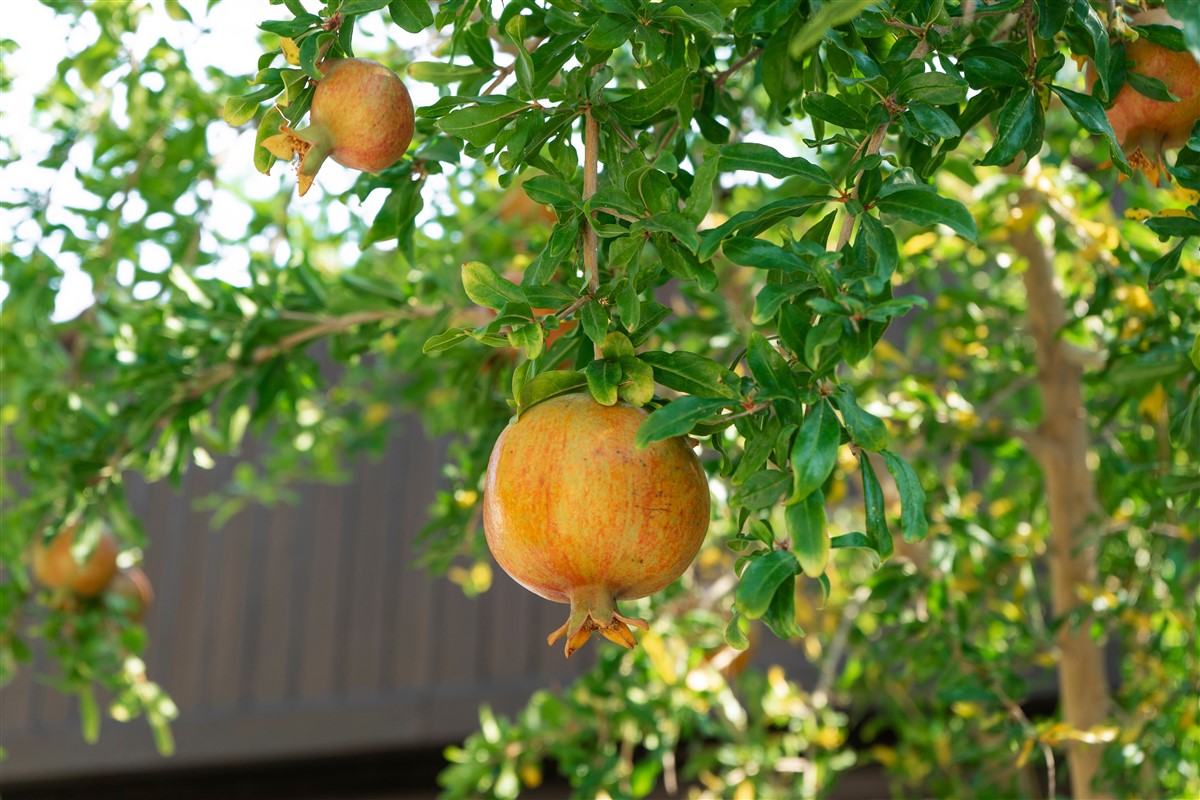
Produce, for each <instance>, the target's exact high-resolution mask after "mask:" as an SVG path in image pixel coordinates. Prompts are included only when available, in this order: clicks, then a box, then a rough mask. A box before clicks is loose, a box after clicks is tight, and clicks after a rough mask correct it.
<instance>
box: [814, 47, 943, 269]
mask: <svg viewBox="0 0 1200 800" xmlns="http://www.w3.org/2000/svg"><path fill="white" fill-rule="evenodd" d="M928 52H929V42H927V41H926V40H925V39H924V38H922V39H921V41H919V42H917V45H916V47H914V48H913V49H912V52H911V53H909V55H908V57H909V59H913V58H924V57H925V55H926V54H927V53H928ZM884 105H885V106H886V108H887V109H888V118H887V119H886V120H884V121H883V122H881V123H879V126H878V127H877V128H875V130H874V131H872V132H871V137H870V138H869V139H867V140H866V141H867V146H866V149H865V151H864V152H863V157H864V158H866V157H867V156H872V155H875V154H876V153H878V152H879V148H880V147H881V146H882V145H883V140H884V139H885V138H886V137H887V132H888V128H889V127H891V125H892V120H894V119H895V118H896V110H897V108H898V106H896V95H895V94H893V95H892V96H891V97H889V98H887V99H886V100H885V101H884ZM859 146H860V148H861V147H862V145H861V143H860V145H859ZM864 174H865V173H859V176H858V179H857V180H856V181H855V182H854V191H853V192H851V193H850V197H851V198H857V197H858V196H859V192H860V190H861V188H862V182H863V175H864ZM856 217H857V215H855V214H849V213H847V214H846V218H845V219H844V220H843V221H842V230H841V233H839V234H838V244H837V248H836V249H838V250H841V249H842V248H843V247H845V246H846V242H848V241H850V234H851V233H852V232H853V230H854V220H855V219H856Z"/></svg>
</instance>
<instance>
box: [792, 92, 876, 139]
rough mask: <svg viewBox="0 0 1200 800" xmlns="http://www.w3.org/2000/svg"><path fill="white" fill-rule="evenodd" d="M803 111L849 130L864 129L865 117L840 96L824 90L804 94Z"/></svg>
mask: <svg viewBox="0 0 1200 800" xmlns="http://www.w3.org/2000/svg"><path fill="white" fill-rule="evenodd" d="M804 113H806V114H808V115H809V116H810V117H815V118H817V119H820V120H824V121H826V122H831V123H833V124H834V125H839V126H841V127H843V128H848V129H850V130H864V129H865V128H866V127H867V118H866V117H864V116H863V115H862V113H861V112H860V111H859V110H858V109H856V108H854V107H853V106H851V105H850V104H849V103H847V102H846V101H845V100H843V99H841V98H840V97H835V96H834V95H831V94H825V93H824V92H809V93H808V94H806V95H804Z"/></svg>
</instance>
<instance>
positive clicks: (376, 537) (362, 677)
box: [342, 458, 404, 695]
mask: <svg viewBox="0 0 1200 800" xmlns="http://www.w3.org/2000/svg"><path fill="white" fill-rule="evenodd" d="M392 466H393V464H392V463H391V462H390V460H389V459H382V460H377V459H376V458H362V459H360V460H359V461H358V463H357V464H356V465H355V481H354V484H353V485H352V486H349V487H347V490H346V495H347V497H348V498H349V499H350V500H351V501H352V502H353V503H354V514H353V515H352V516H353V519H354V524H355V531H354V538H353V541H354V550H353V552H352V554H349V555H350V556H351V558H352V559H353V568H352V572H351V574H352V576H353V577H352V578H351V581H350V585H349V587H347V588H348V595H349V596H348V598H347V599H348V601H349V602H348V606H347V612H348V613H347V614H346V615H345V616H344V617H343V625H344V626H345V642H346V644H345V649H344V652H345V653H353V654H354V655H353V657H352V658H347V659H345V661H344V663H345V682H344V683H343V684H342V685H343V686H344V689H345V691H346V692H347V693H349V694H351V695H356V694H363V693H367V692H373V691H377V690H378V689H379V688H380V679H379V669H380V664H381V663H382V658H381V653H382V647H381V645H382V642H383V640H384V639H385V638H389V637H388V632H387V631H385V630H383V628H382V625H381V623H382V621H383V598H384V592H383V588H384V580H385V578H386V573H387V571H388V564H387V562H386V560H385V558H384V554H385V552H386V548H385V541H386V539H387V537H388V536H390V535H392V531H391V530H390V527H389V521H388V502H387V497H388V493H389V492H391V491H392V490H393V486H392V478H391V475H392V470H391V469H390V467H392ZM401 468H403V465H401ZM396 478H397V479H398V480H401V481H403V480H404V476H403V474H399V475H397V476H396ZM349 516H350V515H348V517H349Z"/></svg>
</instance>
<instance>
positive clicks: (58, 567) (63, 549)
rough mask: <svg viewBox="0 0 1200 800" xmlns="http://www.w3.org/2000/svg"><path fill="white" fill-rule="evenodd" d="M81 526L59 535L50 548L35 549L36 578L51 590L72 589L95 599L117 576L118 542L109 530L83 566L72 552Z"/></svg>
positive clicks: (40, 545)
mask: <svg viewBox="0 0 1200 800" xmlns="http://www.w3.org/2000/svg"><path fill="white" fill-rule="evenodd" d="M78 528H79V526H78V524H74V525H71V526H70V527H68V528H65V529H63V530H61V531H59V532H58V534H57V535H56V536H55V537H54V540H53V541H52V542H50V545H49V546H46V545H45V544H43V543H42V542H41V541H38V542H37V544H35V545H34V547H33V577H34V578H35V579H36V580H37V582H38V583H40V584H42V585H43V586H45V587H47V588H49V589H70V590H71V591H72V592H74V593H75V594H77V595H80V596H83V597H92V596H94V595H97V594H100V592H102V591H104V589H105V587H107V586H108V584H109V582H110V581H111V580H112V578H113V575H115V574H116V572H117V540H116V539H114V538H113V535H112V534H111V533H109V532H108V531H107V530H105V531H104V532H103V533H101V534H100V538H99V539H98V540H97V542H96V546H95V547H94V548H92V552H91V553H90V554H89V555H88V557H87V560H86V561H84V562H83V563H82V564H80V563H79V562H77V561H76V560H75V555H74V554H73V553H72V552H71V549H72V546H73V545H74V543H75V535H76V533H78Z"/></svg>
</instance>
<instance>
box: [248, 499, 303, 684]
mask: <svg viewBox="0 0 1200 800" xmlns="http://www.w3.org/2000/svg"><path fill="white" fill-rule="evenodd" d="M298 491H299V492H300V500H299V502H300V507H297V506H295V505H292V504H287V505H280V506H277V507H276V508H274V509H272V510H271V511H270V512H264V513H263V514H262V516H261V519H260V522H259V524H260V529H261V530H262V539H261V549H260V551H259V552H258V553H256V555H255V562H256V565H257V566H256V571H255V575H256V578H255V581H254V582H255V583H257V585H258V590H257V591H256V592H254V593H253V596H252V598H251V605H249V606H248V607H247V609H246V611H247V617H248V618H249V620H250V622H251V624H250V625H248V626H247V628H246V640H245V645H244V648H245V654H246V660H245V662H244V664H243V666H242V669H243V671H244V672H245V673H246V674H247V675H250V676H251V679H250V680H248V681H246V682H245V684H244V689H243V696H242V704H243V705H250V706H255V707H264V706H271V705H274V704H277V703H279V702H280V701H281V700H282V699H283V697H284V696H285V692H286V690H287V680H288V659H289V658H290V657H291V655H292V653H291V645H292V640H293V636H292V633H293V629H294V628H297V627H299V626H298V625H296V616H297V612H298V609H297V608H294V607H293V606H292V598H293V593H292V589H293V588H294V587H293V583H294V582H295V580H296V577H297V572H296V564H297V562H300V561H303V562H305V563H307V557H306V556H307V554H305V556H301V555H300V549H301V547H302V546H305V545H307V544H308V542H307V541H306V540H303V539H302V537H301V536H300V535H299V531H298V530H297V528H298V527H299V515H300V512H301V510H302V509H304V508H306V507H307V506H308V503H306V502H305V500H304V498H306V497H308V496H309V495H310V494H311V488H310V487H307V486H306V487H300V488H298Z"/></svg>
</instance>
